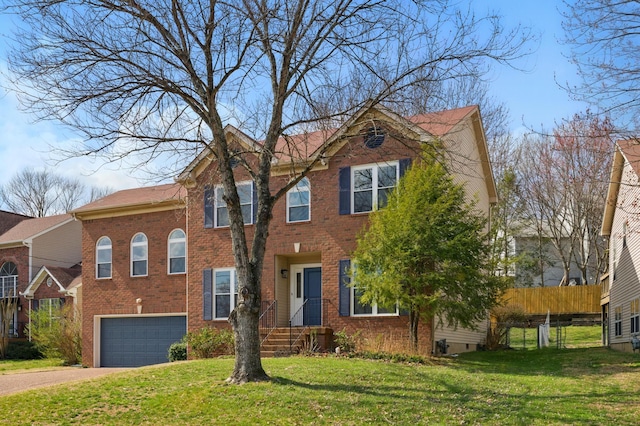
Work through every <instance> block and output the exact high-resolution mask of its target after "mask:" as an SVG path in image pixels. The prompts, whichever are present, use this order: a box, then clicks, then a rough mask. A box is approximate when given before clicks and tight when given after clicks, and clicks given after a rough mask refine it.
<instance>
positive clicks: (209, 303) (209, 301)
mask: <svg viewBox="0 0 640 426" xmlns="http://www.w3.org/2000/svg"><path fill="white" fill-rule="evenodd" d="M202 319H203V320H205V321H211V320H212V319H213V270H211V269H203V270H202Z"/></svg>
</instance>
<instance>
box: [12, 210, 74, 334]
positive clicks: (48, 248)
mask: <svg viewBox="0 0 640 426" xmlns="http://www.w3.org/2000/svg"><path fill="white" fill-rule="evenodd" d="M81 233H82V226H81V223H80V222H78V221H75V220H74V219H73V217H72V216H71V215H69V214H63V215H57V216H49V217H43V218H32V219H26V220H22V221H21V222H19V223H17V224H16V225H15V226H13V227H12V228H10V229H9V230H7V231H6V232H5V233H4V234H2V235H0V297H14V296H15V295H18V297H19V301H18V308H17V311H16V312H15V314H14V318H13V324H12V326H11V334H12V335H13V336H14V337H28V336H27V335H26V334H25V331H24V327H25V325H26V324H27V323H28V321H29V311H30V310H31V309H35V308H36V307H38V306H45V305H46V306H57V305H59V304H60V303H63V300H65V299H66V298H69V300H72V296H71V295H68V294H66V290H67V288H66V287H65V286H66V285H70V284H71V282H72V281H73V279H71V280H69V279H68V276H70V275H71V276H74V277H75V276H77V275H78V273H77V271H78V270H79V268H80V266H79V265H80V263H81V261H82V252H81V245H80V243H81V239H80V238H81ZM69 268H70V269H69ZM49 279H50V281H49ZM43 281H44V282H46V283H47V284H48V283H49V282H51V286H49V285H45V286H40V283H41V282H43ZM53 283H55V284H56V285H55V286H53ZM77 285H78V283H74V286H77Z"/></svg>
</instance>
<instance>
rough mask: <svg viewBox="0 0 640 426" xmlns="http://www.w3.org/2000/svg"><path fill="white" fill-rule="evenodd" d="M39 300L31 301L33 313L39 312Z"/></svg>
mask: <svg viewBox="0 0 640 426" xmlns="http://www.w3.org/2000/svg"><path fill="white" fill-rule="evenodd" d="M39 302H40V301H39V300H38V299H33V300H32V301H31V310H33V311H37V310H38V305H39Z"/></svg>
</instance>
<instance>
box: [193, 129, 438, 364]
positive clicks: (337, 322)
mask: <svg viewBox="0 0 640 426" xmlns="http://www.w3.org/2000/svg"><path fill="white" fill-rule="evenodd" d="M417 153H418V150H417V147H416V145H414V144H412V143H411V142H407V141H397V140H394V139H392V138H390V137H387V140H386V141H385V143H384V144H383V145H382V146H381V147H379V148H375V149H369V148H366V147H365V146H364V143H363V138H362V137H357V138H353V139H351V140H350V141H348V142H347V143H346V144H345V145H344V146H343V147H342V148H341V149H340V150H339V151H338V152H337V153H336V154H335V155H333V157H331V158H330V159H329V162H328V169H326V170H318V171H313V172H311V173H310V174H309V175H308V179H309V182H310V186H311V220H310V221H309V222H301V223H287V222H286V199H285V197H283V198H281V199H280V200H279V201H278V202H277V204H276V205H275V207H274V209H273V220H272V222H271V227H270V231H269V237H268V242H267V250H266V254H265V261H264V269H263V275H262V300H263V301H265V300H269V301H271V300H274V299H276V298H278V299H279V300H278V310H279V315H278V316H279V317H282V318H285V319H287V318H289V315H291V314H292V313H291V312H289V311H290V308H289V300H288V294H289V290H288V288H289V287H288V281H286V280H282V279H281V278H280V272H279V269H280V268H284V269H290V268H289V265H293V264H296V263H320V264H321V265H322V298H323V299H326V300H328V301H329V304H328V306H326V307H325V308H324V313H323V325H327V326H329V327H331V328H333V330H335V331H339V330H342V329H345V330H346V331H347V332H348V333H353V332H355V331H356V330H362V331H363V332H364V333H367V334H369V335H373V336H376V335H378V334H379V335H385V336H386V337H391V338H393V337H396V338H397V337H398V336H399V337H400V339H401V340H403V343H404V342H406V343H407V344H408V335H409V331H408V330H409V325H408V323H409V320H408V316H406V315H401V316H379V317H376V316H367V317H364V316H363V317H350V316H340V315H339V312H338V300H339V293H338V292H339V284H338V283H339V261H340V260H342V259H349V258H350V253H351V252H352V251H353V250H354V249H355V248H356V235H357V233H358V232H359V231H360V230H361V229H362V228H363V227H364V226H365V224H366V223H367V221H368V215H367V214H351V215H340V214H339V210H338V209H339V199H338V197H339V183H338V176H339V169H340V168H342V167H346V166H350V167H352V166H358V165H366V164H370V163H375V162H381V161H384V160H387V161H396V160H401V159H404V158H415V157H416V156H417ZM214 168H215V164H212V165H211V166H209V169H208V170H207V171H206V172H204V173H202V174H201V175H200V176H199V180H198V185H197V187H196V188H193V189H191V190H190V192H189V197H188V199H189V206H188V210H189V241H188V244H189V253H190V256H189V270H190V271H191V273H190V274H189V277H188V294H189V295H188V303H189V305H188V311H189V317H188V330H190V331H191V330H197V329H199V328H201V327H203V326H213V327H228V324H227V322H226V321H224V320H222V321H221V320H214V321H204V320H203V308H202V306H203V297H202V296H203V295H202V273H201V272H202V270H203V269H204V268H214V269H215V268H228V267H233V266H234V260H233V256H232V252H231V237H230V232H229V229H228V228H220V229H215V228H214V229H211V228H209V229H205V228H204V209H203V205H204V199H203V190H202V188H203V187H204V186H206V185H213V184H215V183H216V180H215V173H214ZM237 170H238V174H237V176H236V181H242V180H245V179H247V177H246V176H245V175H243V171H242V169H241V168H240V167H238V169H237ZM211 176H214V177H213V178H212V177H211ZM286 179H288V176H282V177H273V178H272V187H273V188H279V187H281V186H282V184H283V183H285V182H286ZM245 230H246V231H247V239H248V240H249V241H250V239H251V238H252V231H253V226H252V225H247V226H246V227H245ZM294 243H300V249H299V252H298V253H296V252H295V250H294ZM278 289H280V291H278ZM281 310H285V311H286V312H284V313H282V312H281ZM285 314H286V315H285ZM281 325H286V322H285V323H283V324H281ZM419 333H420V335H419V343H420V347H421V352H422V353H430V352H431V340H432V338H431V322H430V321H427V322H425V323H422V324H421V326H420V328H419ZM405 339H406V340H405Z"/></svg>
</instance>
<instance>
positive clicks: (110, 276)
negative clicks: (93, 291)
mask: <svg viewBox="0 0 640 426" xmlns="http://www.w3.org/2000/svg"><path fill="white" fill-rule="evenodd" d="M105 238H106V239H108V240H109V245H108V246H104V247H101V246H100V245H99V244H100V241H102V240H103V239H105ZM107 247H108V248H109V251H110V252H111V256H110V259H109V262H108V263H109V276H108V277H100V276H98V273H99V269H100V268H99V265H106V264H107V262H103V263H100V262H99V261H98V257H99V256H98V252H99V251H100V250H106V249H107ZM112 277H113V241H111V238H109V237H107V236H106V235H104V236H102V237H100V238H98V241H96V279H97V280H108V279H111V278H112Z"/></svg>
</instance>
